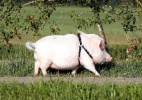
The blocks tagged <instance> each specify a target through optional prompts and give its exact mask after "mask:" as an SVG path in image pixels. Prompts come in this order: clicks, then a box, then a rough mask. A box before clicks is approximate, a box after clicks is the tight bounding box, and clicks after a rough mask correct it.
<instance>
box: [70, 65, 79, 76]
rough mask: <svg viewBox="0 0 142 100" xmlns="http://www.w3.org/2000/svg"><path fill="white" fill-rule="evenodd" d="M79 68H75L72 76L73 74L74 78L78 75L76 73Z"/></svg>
mask: <svg viewBox="0 0 142 100" xmlns="http://www.w3.org/2000/svg"><path fill="white" fill-rule="evenodd" d="M78 68H79V67H78V66H77V67H75V68H74V69H73V70H72V72H71V74H72V75H73V76H75V75H76V72H77V70H78Z"/></svg>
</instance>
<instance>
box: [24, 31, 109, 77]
mask: <svg viewBox="0 0 142 100" xmlns="http://www.w3.org/2000/svg"><path fill="white" fill-rule="evenodd" d="M78 34H80V39H81V40H80V41H79V37H78V36H77V35H75V34H66V35H51V36H46V37H43V38H42V39H39V40H38V41H36V42H35V43H32V42H26V43H25V45H26V47H27V48H28V49H29V50H33V51H34V58H35V68H34V76H36V75H37V74H38V71H39V68H40V69H41V71H42V74H43V75H44V76H45V75H46V74H47V72H46V70H47V68H49V67H51V68H53V69H58V70H72V75H73V76H75V74H76V72H77V70H78V68H79V65H82V66H84V67H85V68H86V69H88V70H89V71H91V72H93V73H94V74H95V75H96V76H100V74H99V73H98V72H97V70H96V69H95V64H102V63H104V62H110V61H111V60H112V57H111V56H110V55H109V54H108V53H107V52H106V50H105V45H104V39H103V38H101V37H99V36H98V35H96V34H86V33H84V32H82V31H78ZM80 42H81V43H80ZM83 47H85V49H86V51H85V49H84V48H83ZM79 48H80V51H79ZM87 52H88V53H89V54H88V53H87ZM89 55H90V56H91V57H90V56H89Z"/></svg>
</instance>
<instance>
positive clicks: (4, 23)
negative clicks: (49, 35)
mask: <svg viewBox="0 0 142 100" xmlns="http://www.w3.org/2000/svg"><path fill="white" fill-rule="evenodd" d="M27 5H32V7H33V8H34V9H35V12H36V13H38V14H37V15H36V14H35V15H33V14H27V15H26V10H25V6H27ZM54 10H55V3H53V2H50V1H48V0H45V1H43V0H34V1H29V2H27V3H24V4H21V3H19V0H2V1H1V2H0V25H1V26H0V36H1V37H0V43H1V45H0V48H1V47H3V46H5V45H8V44H9V41H10V40H11V39H13V38H15V37H18V38H19V39H21V34H24V33H26V34H28V32H29V31H34V34H33V35H40V34H39V33H38V31H39V30H40V29H42V28H43V27H44V25H45V23H46V22H47V20H48V19H49V18H50V16H51V14H52V12H53V11H54Z"/></svg>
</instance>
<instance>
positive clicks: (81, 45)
mask: <svg viewBox="0 0 142 100" xmlns="http://www.w3.org/2000/svg"><path fill="white" fill-rule="evenodd" d="M80 35H81V34H80V33H78V34H77V36H78V39H79V43H80V45H79V57H78V62H79V65H80V54H81V48H83V49H84V50H85V51H86V53H87V54H88V55H89V57H90V58H92V59H93V57H92V55H91V54H90V53H89V51H88V50H87V49H86V48H85V47H84V45H83V44H82V41H81V37H80Z"/></svg>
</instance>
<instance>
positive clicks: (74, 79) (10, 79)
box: [0, 77, 142, 84]
mask: <svg viewBox="0 0 142 100" xmlns="http://www.w3.org/2000/svg"><path fill="white" fill-rule="evenodd" d="M58 79H60V80H64V81H72V82H88V83H97V84H102V83H107V82H111V83H118V84H120V83H141V84H142V78H122V77H121V78H94V77H0V82H7V83H8V82H19V83H34V82H40V81H50V80H58Z"/></svg>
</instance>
